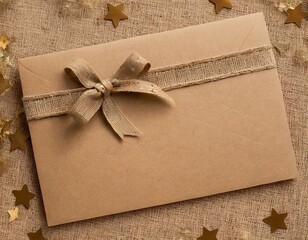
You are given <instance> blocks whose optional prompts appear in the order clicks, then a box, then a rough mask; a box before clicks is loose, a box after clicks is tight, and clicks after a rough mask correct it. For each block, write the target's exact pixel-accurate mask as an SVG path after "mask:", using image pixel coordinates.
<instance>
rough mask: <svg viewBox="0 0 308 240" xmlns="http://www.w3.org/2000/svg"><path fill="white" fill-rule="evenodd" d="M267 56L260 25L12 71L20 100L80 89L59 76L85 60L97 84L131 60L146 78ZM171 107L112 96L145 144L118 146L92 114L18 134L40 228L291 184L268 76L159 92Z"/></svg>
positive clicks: (235, 25)
mask: <svg viewBox="0 0 308 240" xmlns="http://www.w3.org/2000/svg"><path fill="white" fill-rule="evenodd" d="M267 44H270V40H269V36H268V32H267V28H266V25H265V21H264V17H263V14H262V13H257V14H252V15H248V16H243V17H239V18H234V19H228V20H224V21H219V22H214V23H208V24H203V25H198V26H193V27H188V28H183V29H179V30H175V31H169V32H163V33H158V34H153V35H147V36H141V37H136V38H131V39H125V40H120V41H116V42H111V43H106V44H101V45H97V46H91V47H85V48H79V49H73V50H68V51H64V52H57V53H52V54H47V55H43V56H36V57H30V58H25V59H20V60H19V70H20V77H21V81H22V89H23V94H24V96H29V95H37V94H43V93H50V92H52V91H58V90H64V89H71V88H77V87H80V85H79V84H78V83H76V82H74V81H72V79H71V78H69V77H68V76H66V75H65V73H64V70H63V69H64V67H66V66H67V64H68V63H69V62H71V60H73V59H75V58H77V57H81V58H83V59H85V60H87V61H88V62H89V63H90V64H91V65H92V66H93V68H94V69H95V70H96V71H97V73H98V74H99V75H100V76H101V77H102V78H108V77H110V76H112V75H113V74H114V73H115V72H116V70H117V69H118V68H119V66H120V65H121V64H122V62H123V61H124V60H125V59H126V58H127V57H128V56H129V55H130V54H131V53H132V52H138V53H139V54H140V55H142V56H143V57H145V58H146V59H148V60H149V61H150V62H151V63H152V69H157V68H160V67H165V66H170V65H177V64H182V63H189V62H192V61H196V60H200V59H205V58H210V57H214V56H219V55H224V54H228V53H232V52H236V51H239V50H244V49H249V48H255V47H260V46H263V45H267ZM167 93H168V95H169V96H171V97H172V98H173V99H174V101H175V102H176V106H175V107H168V106H167V105H166V104H162V103H161V101H157V100H156V99H151V98H142V97H140V96H138V95H128V94H126V95H124V96H123V95H122V96H115V101H116V102H117V103H118V105H119V107H120V109H121V110H122V111H123V112H124V113H125V114H126V116H128V118H129V119H130V120H131V121H132V122H133V123H134V124H135V125H136V126H138V128H139V129H141V130H142V131H143V133H144V135H143V136H141V137H139V138H134V137H126V138H125V139H124V140H123V141H121V140H119V138H117V137H116V135H115V134H114V133H113V132H112V130H111V129H110V127H109V126H108V124H106V120H105V118H104V116H103V114H102V113H101V112H100V113H97V114H96V115H95V117H94V118H93V119H92V120H91V121H90V122H89V123H88V124H86V125H84V126H79V125H78V124H75V123H74V120H72V119H71V118H70V117H68V116H59V117H50V118H45V119H42V120H34V121H30V122H29V128H30V133H31V139H32V145H33V151H34V156H35V161H36V165H37V171H38V175H39V180H40V186H41V190H42V195H43V200H44V205H45V211H46V216H47V222H48V225H49V226H54V225H58V224H63V223H68V222H73V221H78V220H84V219H89V218H94V217H99V216H104V215H109V214H114V213H121V212H125V211H130V210H135V209H141V208H146V207H151V206H157V205H161V204H167V203H172V202H176V201H182V200H187V199H192V198H198V197H203V196H208V195H212V194H217V193H222V192H227V191H233V190H237V189H243V188H248V187H252V186H257V185H261V184H267V183H272V182H277V181H281V180H286V179H291V178H295V177H296V176H297V170H296V164H295V157H294V153H293V149H292V144H291V140H290V133H289V129H288V123H287V118H286V113H285V108H284V104H283V97H282V91H281V86H280V81H279V78H278V74H277V70H276V69H275V68H274V69H271V70H265V71H259V72H255V73H251V74H246V75H241V76H237V77H233V78H228V79H223V80H220V81H216V82H213V83H206V84H201V85H194V86H190V87H184V88H180V89H175V90H171V91H168V92H167Z"/></svg>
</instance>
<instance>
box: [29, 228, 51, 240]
mask: <svg viewBox="0 0 308 240" xmlns="http://www.w3.org/2000/svg"><path fill="white" fill-rule="evenodd" d="M27 235H28V237H29V239H30V240H47V238H45V237H44V236H43V231H42V228H40V229H39V230H37V231H36V232H33V233H32V232H31V233H28V234H27Z"/></svg>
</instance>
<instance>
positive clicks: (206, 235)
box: [197, 227, 218, 240]
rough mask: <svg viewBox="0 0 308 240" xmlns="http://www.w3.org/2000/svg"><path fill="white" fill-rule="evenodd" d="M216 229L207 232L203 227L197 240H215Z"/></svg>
mask: <svg viewBox="0 0 308 240" xmlns="http://www.w3.org/2000/svg"><path fill="white" fill-rule="evenodd" d="M217 233H218V229H215V230H212V231H209V230H207V229H206V228H205V227H204V228H203V234H202V236H201V237H198V238H197V240H217V237H216V235H217Z"/></svg>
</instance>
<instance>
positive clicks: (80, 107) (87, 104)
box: [68, 89, 104, 124]
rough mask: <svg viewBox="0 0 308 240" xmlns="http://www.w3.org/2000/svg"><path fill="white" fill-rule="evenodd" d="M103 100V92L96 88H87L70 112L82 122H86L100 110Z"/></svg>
mask: <svg viewBox="0 0 308 240" xmlns="http://www.w3.org/2000/svg"><path fill="white" fill-rule="evenodd" d="M103 100H104V99H103V98H102V96H101V94H100V93H99V92H97V91H96V90H94V89H90V90H87V91H85V92H84V93H83V94H82V95H81V96H80V97H79V98H78V100H77V101H76V102H75V103H74V105H73V106H72V108H71V109H70V110H69V112H68V114H69V115H70V116H72V117H73V118H74V119H76V120H78V121H79V122H80V123H82V124H85V123H87V122H88V121H90V119H91V118H92V117H93V116H94V114H95V113H96V112H97V111H98V110H99V108H100V107H101V106H102V103H103Z"/></svg>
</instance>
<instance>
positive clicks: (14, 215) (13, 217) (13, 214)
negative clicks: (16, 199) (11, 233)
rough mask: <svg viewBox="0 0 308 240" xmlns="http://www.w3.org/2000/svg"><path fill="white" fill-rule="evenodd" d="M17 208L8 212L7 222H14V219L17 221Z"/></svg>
mask: <svg viewBox="0 0 308 240" xmlns="http://www.w3.org/2000/svg"><path fill="white" fill-rule="evenodd" d="M18 210H19V209H18V207H16V208H15V209H13V210H8V211H7V213H8V214H9V215H10V219H9V222H14V221H15V220H16V219H18Z"/></svg>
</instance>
